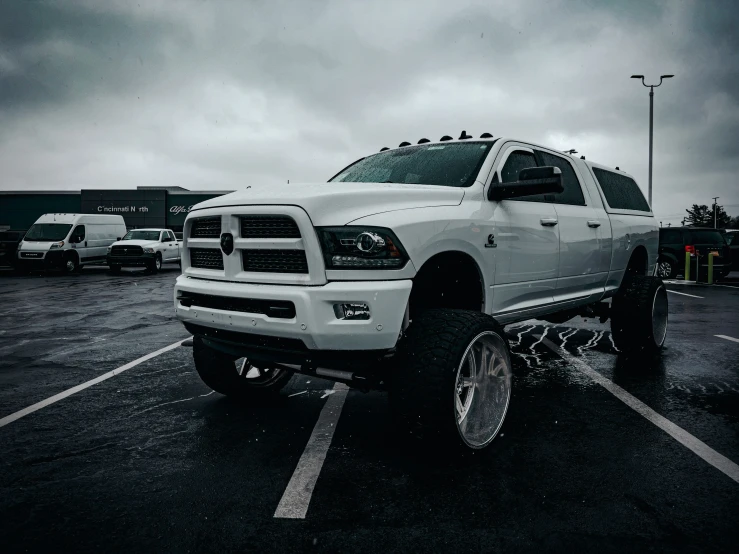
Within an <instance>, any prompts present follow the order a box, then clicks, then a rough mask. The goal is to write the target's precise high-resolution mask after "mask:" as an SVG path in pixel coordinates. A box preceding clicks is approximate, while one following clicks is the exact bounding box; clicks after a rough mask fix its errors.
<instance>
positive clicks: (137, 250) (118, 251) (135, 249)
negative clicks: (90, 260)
mask: <svg viewBox="0 0 739 554" xmlns="http://www.w3.org/2000/svg"><path fill="white" fill-rule="evenodd" d="M143 253H144V249H143V248H141V247H140V246H136V245H135V244H132V245H131V246H114V247H112V248H111V249H110V255H111V256H118V257H129V256H141V255H142V254H143Z"/></svg>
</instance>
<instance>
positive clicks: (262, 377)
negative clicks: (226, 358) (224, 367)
mask: <svg viewBox="0 0 739 554" xmlns="http://www.w3.org/2000/svg"><path fill="white" fill-rule="evenodd" d="M236 372H237V373H238V374H239V376H240V377H241V378H242V379H243V380H244V381H245V382H246V383H247V385H249V386H254V387H267V386H269V385H271V384H272V383H274V382H275V381H278V380H279V379H280V378H281V377H282V374H283V373H284V370H282V369H276V368H272V367H257V366H255V365H253V364H252V363H251V362H249V360H247V359H246V358H241V359H239V360H236Z"/></svg>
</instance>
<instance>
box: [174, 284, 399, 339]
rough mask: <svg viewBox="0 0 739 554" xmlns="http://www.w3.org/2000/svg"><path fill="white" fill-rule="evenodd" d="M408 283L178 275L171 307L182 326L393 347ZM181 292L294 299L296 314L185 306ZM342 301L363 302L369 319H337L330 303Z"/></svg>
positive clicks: (233, 296) (228, 296) (282, 299)
mask: <svg viewBox="0 0 739 554" xmlns="http://www.w3.org/2000/svg"><path fill="white" fill-rule="evenodd" d="M411 286H412V282H411V281H410V280H409V279H406V280H398V281H343V282H330V283H328V284H326V285H323V286H287V285H255V284H245V283H231V282H222V281H212V280H204V279H195V278H192V277H187V276H184V275H181V276H180V277H178V278H177V282H176V284H175V311H176V315H177V317H178V318H179V319H180V320H181V321H182V322H183V323H185V325H186V327H190V328H192V329H198V328H199V327H205V328H208V329H213V330H221V331H224V332H227V333H229V335H230V336H234V335H233V334H234V333H237V334H247V335H250V336H251V338H258V337H273V338H281V339H288V340H290V342H291V343H292V342H293V340H295V339H296V340H298V341H300V342H302V344H304V345H305V348H306V349H307V350H318V351H327V350H330V351H334V350H338V351H345V352H351V351H381V350H389V349H391V348H393V347H394V346H395V344H396V343H397V341H398V336H399V335H400V330H401V327H402V324H403V318H404V316H405V310H406V306H407V304H408V298H409V296H410V293H411ZM180 292H185V293H194V294H207V295H212V296H222V297H225V298H238V299H250V300H266V301H282V302H292V303H293V304H294V306H295V315H294V317H291V318H289V319H285V318H279V317H270V316H268V315H265V314H261V313H247V312H242V311H229V310H222V309H213V308H204V307H201V306H196V305H192V306H185V305H183V304H182V303H181V302H180V301H179V300H178V299H177V296H178V294H179V293H180ZM342 302H351V303H354V302H362V303H365V304H367V305H368V306H369V308H370V313H371V317H370V319H368V320H355V321H347V320H342V319H338V318H337V317H336V315H335V313H334V304H336V303H342ZM194 326H195V327H194ZM196 333H197V331H196ZM224 335H225V333H224ZM250 342H252V343H253V341H250ZM271 342H272V343H274V341H271ZM277 344H278V345H279V343H277ZM247 348H248V347H247Z"/></svg>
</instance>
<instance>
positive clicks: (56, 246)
mask: <svg viewBox="0 0 739 554" xmlns="http://www.w3.org/2000/svg"><path fill="white" fill-rule="evenodd" d="M62 246H64V241H63V240H60V241H59V242H52V243H51V246H49V250H59V249H60V248H61V247H62Z"/></svg>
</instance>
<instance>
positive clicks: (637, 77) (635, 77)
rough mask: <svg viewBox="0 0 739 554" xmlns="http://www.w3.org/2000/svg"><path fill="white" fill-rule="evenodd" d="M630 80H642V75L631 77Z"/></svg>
mask: <svg viewBox="0 0 739 554" xmlns="http://www.w3.org/2000/svg"><path fill="white" fill-rule="evenodd" d="M631 78H632V79H643V78H644V75H632V76H631Z"/></svg>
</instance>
